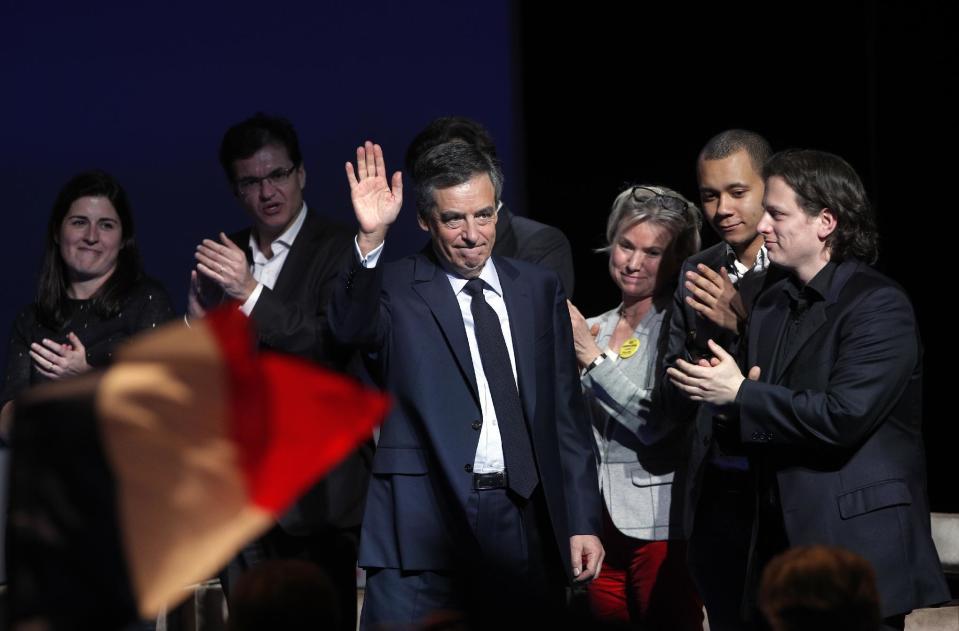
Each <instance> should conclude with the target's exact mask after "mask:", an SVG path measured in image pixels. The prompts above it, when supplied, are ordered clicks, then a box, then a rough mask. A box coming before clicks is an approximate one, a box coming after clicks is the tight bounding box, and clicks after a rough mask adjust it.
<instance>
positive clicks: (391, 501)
mask: <svg viewBox="0 0 959 631" xmlns="http://www.w3.org/2000/svg"><path fill="white" fill-rule="evenodd" d="M493 260H494V262H495V265H496V270H497V273H498V275H499V279H500V282H501V283H502V289H503V297H504V301H505V303H506V308H507V311H508V312H509V318H510V328H511V330H512V338H513V339H512V340H511V341H512V344H513V348H514V349H515V357H516V370H517V375H518V381H519V391H520V398H521V399H522V404H523V410H524V412H525V417H526V421H527V422H528V423H529V426H530V428H531V432H530V435H531V438H532V445H533V450H534V454H535V457H536V462H537V466H538V470H539V475H540V480H541V484H542V489H543V492H544V493H543V494H544V497H545V500H546V505H547V508H548V511H549V517H550V520H551V522H552V527H553V534H554V535H555V539H556V544H557V546H558V548H559V553H560V555H561V558H562V561H563V565H564V567H565V568H567V572H569V568H570V567H571V564H570V557H569V537H570V536H571V535H573V534H598V533H599V529H600V515H601V513H600V510H601V509H600V498H599V492H598V488H599V487H598V483H597V477H596V461H595V460H594V458H593V452H592V449H591V441H592V436H591V435H590V428H589V425H588V422H587V420H586V416H585V409H584V407H583V405H584V404H583V399H582V395H581V393H580V386H579V378H578V372H577V370H576V358H575V356H574V353H573V342H572V330H571V327H570V322H569V312H568V309H567V307H566V300H565V294H564V293H563V291H562V288H561V287H560V282H559V278H558V277H557V276H556V275H555V274H554V273H552V272H551V271H548V270H545V269H543V268H540V267H539V266H536V265H531V264H528V263H524V262H522V261H515V260H509V259H503V258H494V259H493ZM345 271H346V273H345V274H344V277H343V278H342V279H341V283H340V285H339V286H338V287H337V290H336V294H335V295H334V298H333V302H332V304H331V308H330V323H331V326H332V327H333V331H334V333H335V334H336V336H337V338H338V339H340V340H341V341H342V342H345V343H350V344H355V345H359V346H360V347H361V348H364V349H365V350H366V351H368V352H371V353H374V354H375V356H376V367H375V368H374V370H375V371H376V372H377V373H378V379H379V382H380V384H381V385H382V386H383V387H385V388H386V389H387V390H388V391H389V392H390V393H391V394H392V395H393V409H392V411H391V413H390V416H389V417H388V418H387V420H386V422H385V423H384V424H383V426H382V429H381V432H380V439H379V443H378V445H377V450H376V455H375V457H374V460H373V476H372V478H371V480H370V488H369V492H368V495H367V504H366V512H365V515H364V518H363V527H362V534H361V537H360V560H359V562H360V565H361V566H364V567H384V568H400V569H403V570H408V571H417V570H444V569H456V568H460V569H462V568H463V567H464V566H463V563H469V562H470V558H469V555H470V551H471V549H473V548H475V539H474V538H473V535H472V532H471V530H470V527H469V526H468V525H467V522H466V519H465V514H466V513H465V506H466V502H467V498H468V496H469V495H470V493H471V492H472V474H471V473H470V471H471V470H472V463H473V460H474V457H475V455H476V446H477V442H478V439H479V434H480V432H479V428H480V425H479V424H478V423H476V421H479V420H481V419H482V415H481V412H480V405H479V401H478V396H477V392H476V380H475V375H474V371H473V364H472V361H471V359H470V352H469V345H468V343H467V338H466V329H465V327H464V325H463V318H462V315H461V313H460V309H459V305H458V303H457V301H456V297H455V295H454V293H453V289H452V287H451V286H450V283H449V280H448V278H447V276H446V273H445V272H444V271H443V269H442V268H441V267H440V266H439V265H438V264H437V262H436V259H435V257H434V256H433V255H432V253H430V254H429V255H427V254H422V253H421V254H417V255H414V256H410V257H408V258H405V259H402V260H400V261H397V262H395V263H390V264H381V265H378V266H377V267H375V268H374V269H364V268H362V267H361V266H360V264H359V261H358V260H357V259H356V257H355V256H354V262H353V264H352V267H350V268H348V269H347V270H345ZM517 517H519V512H517Z"/></svg>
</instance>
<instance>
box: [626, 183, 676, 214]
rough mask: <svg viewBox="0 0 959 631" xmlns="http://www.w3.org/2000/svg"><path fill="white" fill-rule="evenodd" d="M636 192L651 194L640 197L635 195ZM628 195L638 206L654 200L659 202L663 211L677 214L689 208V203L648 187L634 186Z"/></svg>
mask: <svg viewBox="0 0 959 631" xmlns="http://www.w3.org/2000/svg"><path fill="white" fill-rule="evenodd" d="M636 191H649V192H650V193H652V196H651V197H645V196H644V197H640V196H638V195H636ZM630 194H631V195H632V196H633V200H635V201H636V202H638V203H640V204H648V203H649V202H651V201H653V200H655V201H657V202H659V205H660V206H661V207H663V208H664V209H666V210H671V211H673V212H677V213H679V212H683V211H684V210H686V208H687V207H688V206H689V202H687V201H686V200H685V199H683V198H681V197H676V196H675V195H663V194H662V193H660V192H659V191H657V190H656V189H652V188H649V187H648V186H634V187H633V188H632V190H631V191H630Z"/></svg>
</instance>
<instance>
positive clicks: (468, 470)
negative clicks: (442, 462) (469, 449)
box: [463, 464, 473, 473]
mask: <svg viewBox="0 0 959 631" xmlns="http://www.w3.org/2000/svg"><path fill="white" fill-rule="evenodd" d="M463 471H465V472H466V473H473V465H471V464H468V465H463Z"/></svg>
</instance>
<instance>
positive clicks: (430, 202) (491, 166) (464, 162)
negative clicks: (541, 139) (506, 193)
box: [414, 140, 503, 220]
mask: <svg viewBox="0 0 959 631" xmlns="http://www.w3.org/2000/svg"><path fill="white" fill-rule="evenodd" d="M414 169H415V171H416V174H417V182H416V210H417V212H418V213H419V215H420V217H421V218H422V219H424V220H426V219H428V218H429V217H430V215H431V214H432V212H433V208H434V206H436V200H435V199H434V195H433V194H434V193H435V192H436V190H437V189H444V188H450V187H452V186H459V185H460V184H463V183H465V182H468V181H469V180H470V179H471V178H473V177H475V176H476V175H479V174H483V173H485V174H487V175H489V178H490V181H491V182H492V183H493V190H494V191H495V194H496V199H495V200H494V208H498V207H499V200H500V196H501V195H502V193H503V172H502V171H501V170H500V168H499V165H498V164H497V163H496V161H495V160H493V159H492V158H491V157H490V156H488V155H487V154H485V153H483V152H482V151H480V150H479V149H477V148H476V147H474V146H473V145H471V144H468V143H466V142H463V141H461V140H453V141H450V142H444V143H442V144H439V145H436V146H435V147H432V148H431V149H430V150H429V151H427V152H426V153H424V154H423V155H422V156H420V158H419V159H418V160H417V161H416V165H415V167H414Z"/></svg>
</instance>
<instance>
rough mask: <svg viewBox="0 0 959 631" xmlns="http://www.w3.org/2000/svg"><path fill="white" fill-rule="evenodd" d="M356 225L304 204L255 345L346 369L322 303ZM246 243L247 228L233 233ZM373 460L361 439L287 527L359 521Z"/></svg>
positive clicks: (266, 294) (266, 297)
mask: <svg viewBox="0 0 959 631" xmlns="http://www.w3.org/2000/svg"><path fill="white" fill-rule="evenodd" d="M353 234H354V233H353V232H351V231H349V230H347V229H346V228H345V227H343V226H340V225H339V224H335V223H333V222H330V221H327V220H326V219H324V218H322V217H320V216H319V215H317V214H316V213H315V212H312V211H308V212H307V215H306V219H305V221H304V222H303V227H302V228H301V229H300V232H299V233H298V234H297V236H296V240H295V241H294V242H293V246H292V247H291V248H290V252H289V253H288V254H287V258H286V261H284V263H283V269H281V270H280V275H279V276H278V277H277V279H276V284H275V286H274V287H273V289H268V288H267V287H264V288H263V290H262V292H261V293H260V297H259V298H258V299H257V301H256V306H254V308H253V311H252V313H251V314H250V317H251V319H252V320H253V323H254V326H255V328H256V333H257V336H258V338H259V340H260V346H261V348H264V349H270V350H273V351H277V352H280V353H287V354H290V355H296V356H298V357H302V358H304V359H307V360H310V361H313V362H317V363H320V364H323V365H325V366H327V367H328V368H333V369H335V370H340V371H346V370H347V369H348V367H349V366H348V364H349V360H350V353H349V351H348V350H347V349H345V348H344V347H342V346H339V345H337V344H336V343H335V342H334V341H333V339H332V336H331V335H330V332H329V326H328V325H327V314H326V310H327V305H328V304H329V301H330V297H331V296H332V293H333V288H334V286H335V283H336V277H337V274H338V273H339V271H340V269H341V268H342V267H343V264H344V261H347V260H350V259H349V257H350V256H352V248H353ZM230 238H231V239H233V242H234V243H236V244H237V245H239V246H240V247H242V248H244V249H245V250H246V254H247V259H248V260H250V262H251V264H252V260H253V254H252V252H251V251H250V250H249V242H250V229H249V228H248V229H246V230H243V231H241V232H238V233H236V234H235V235H233V236H231V237H230ZM371 460H372V445H370V444H366V445H364V446H362V447H361V448H360V449H359V450H358V451H357V452H355V453H353V454H352V455H350V456H349V457H348V458H347V459H346V460H345V461H344V462H343V463H341V464H340V465H338V466H337V467H336V468H335V469H333V471H331V472H330V473H329V474H327V476H326V477H325V478H324V479H323V480H321V481H320V482H319V483H318V484H317V485H316V486H314V487H313V488H312V489H311V490H310V491H308V492H307V493H306V494H305V495H304V496H303V497H301V498H300V500H298V501H297V503H296V504H295V505H294V506H293V507H292V508H291V509H290V510H289V511H288V512H287V513H286V514H284V515H283V516H282V517H280V520H279V521H280V525H281V526H282V527H283V528H284V530H286V531H287V532H290V533H291V534H298V535H305V534H310V533H317V532H321V531H322V530H323V529H326V528H349V527H356V526H358V525H359V523H360V519H361V517H362V510H363V503H364V501H365V497H366V485H367V481H368V479H369V466H370V462H371Z"/></svg>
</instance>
